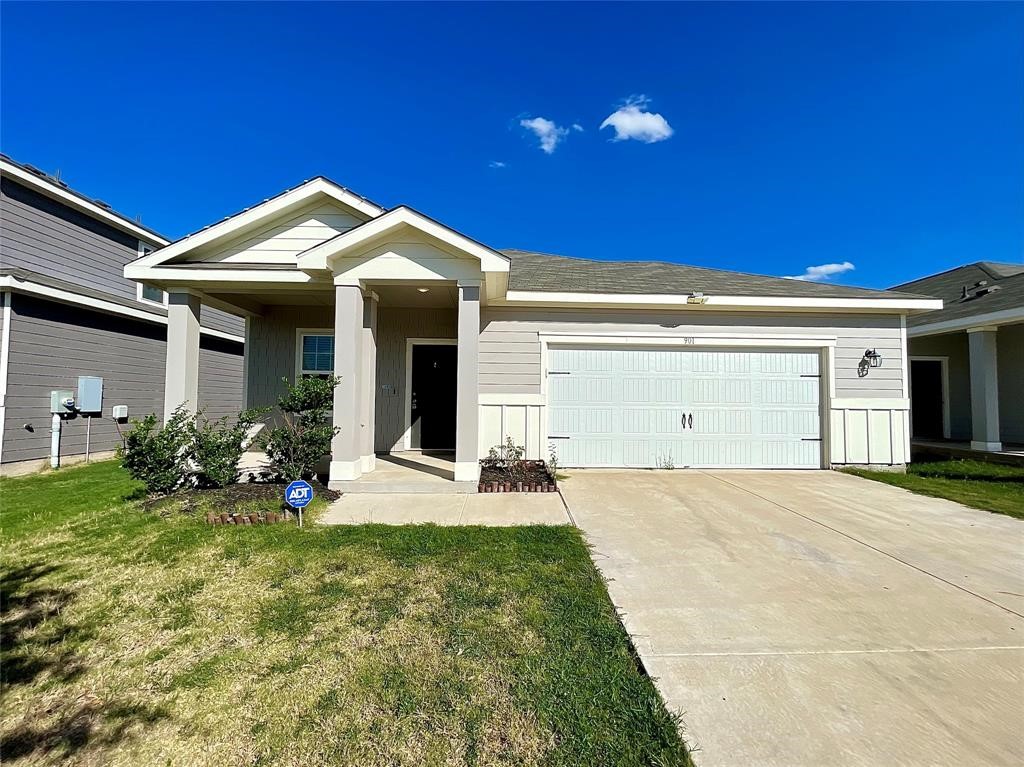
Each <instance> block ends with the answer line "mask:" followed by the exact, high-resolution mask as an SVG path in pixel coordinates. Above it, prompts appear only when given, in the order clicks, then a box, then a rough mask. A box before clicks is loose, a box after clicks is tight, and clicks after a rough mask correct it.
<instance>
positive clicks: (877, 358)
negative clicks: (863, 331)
mask: <svg viewBox="0 0 1024 767" xmlns="http://www.w3.org/2000/svg"><path fill="white" fill-rule="evenodd" d="M864 359H866V360H867V361H868V365H869V366H870V367H873V368H880V367H882V355H881V354H879V353H878V352H877V351H875V350H874V349H865V350H864Z"/></svg>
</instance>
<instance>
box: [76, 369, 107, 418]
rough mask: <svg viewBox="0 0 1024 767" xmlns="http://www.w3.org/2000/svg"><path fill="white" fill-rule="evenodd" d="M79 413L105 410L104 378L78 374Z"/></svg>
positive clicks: (77, 403) (77, 405)
mask: <svg viewBox="0 0 1024 767" xmlns="http://www.w3.org/2000/svg"><path fill="white" fill-rule="evenodd" d="M75 406H76V407H77V408H78V412H79V413H102V412H103V379H102V378H99V377H97V376H78V401H77V402H76V403H75Z"/></svg>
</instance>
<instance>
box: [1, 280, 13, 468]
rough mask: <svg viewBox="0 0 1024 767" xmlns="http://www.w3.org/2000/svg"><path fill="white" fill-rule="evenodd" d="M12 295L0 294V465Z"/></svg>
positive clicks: (9, 348)
mask: <svg viewBox="0 0 1024 767" xmlns="http://www.w3.org/2000/svg"><path fill="white" fill-rule="evenodd" d="M13 299H14V294H13V293H12V292H11V291H9V290H5V291H3V292H2V293H0V323H2V325H3V328H2V330H0V464H2V463H3V460H4V424H5V423H6V421H7V369H8V367H9V363H10V358H11V304H12V302H13Z"/></svg>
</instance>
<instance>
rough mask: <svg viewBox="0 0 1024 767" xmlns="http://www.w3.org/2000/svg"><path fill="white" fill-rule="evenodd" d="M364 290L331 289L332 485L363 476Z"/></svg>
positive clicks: (351, 288) (356, 286) (355, 287)
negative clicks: (334, 383)
mask: <svg viewBox="0 0 1024 767" xmlns="http://www.w3.org/2000/svg"><path fill="white" fill-rule="evenodd" d="M362 347H363V290H362V288H361V287H360V286H359V285H335V286H334V375H336V376H340V377H341V382H340V383H339V384H338V386H337V388H335V390H334V425H335V426H336V427H337V428H339V429H340V431H339V432H338V433H337V434H335V435H334V439H333V440H331V477H330V479H331V482H336V481H339V480H348V479H359V477H360V475H362V460H361V458H360V454H361V452H362V433H361V430H360V423H361V420H362V419H361V415H362V399H361V391H360V379H361V378H362V364H363V360H362Z"/></svg>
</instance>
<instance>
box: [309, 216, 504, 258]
mask: <svg viewBox="0 0 1024 767" xmlns="http://www.w3.org/2000/svg"><path fill="white" fill-rule="evenodd" d="M406 226H408V227H411V228H413V229H416V230H417V231H419V232H421V233H423V234H425V235H427V236H428V237H433V238H434V239H436V240H439V241H441V242H443V243H444V244H445V245H448V246H449V247H451V248H455V249H456V250H459V251H461V252H463V253H465V254H467V255H469V256H473V257H474V258H477V259H478V260H479V261H480V269H481V271H484V272H507V271H509V265H510V263H511V261H510V259H509V258H508V256H504V255H502V254H501V253H498V252H497V251H496V250H493V249H492V248H489V247H487V246H486V245H482V244H480V243H479V242H476V241H475V240H472V239H470V238H469V237H466V236H465V235H464V234H460V233H459V232H456V231H455V230H454V229H450V228H448V227H447V226H444V225H443V224H439V223H438V222H437V221H434V220H433V219H430V218H427V217H426V216H424V215H423V214H422V213H419V212H417V211H415V210H413V209H412V208H407V207H405V206H400V207H397V208H392V209H391V210H389V211H388V212H387V213H385V214H383V215H382V216H378V217H377V218H375V219H374V220H372V221H369V222H367V223H365V224H362V225H361V226H357V227H355V228H354V229H349V230H348V231H347V232H344V233H343V234H340V235H338V236H337V237H332V238H331V239H329V240H327V241H325V242H323V243H321V244H320V245H315V246H313V247H312V248H310V249H309V250H307V251H305V252H303V253H300V254H299V258H298V263H299V268H300V269H312V270H325V269H329V268H330V263H331V261H333V260H334V259H335V258H337V257H339V256H340V255H341V254H343V253H345V252H346V251H351V250H352V249H353V248H357V247H359V246H361V245H364V244H365V243H367V242H369V241H371V240H373V239H376V238H378V237H385V236H386V235H387V234H389V233H390V232H393V231H395V230H397V229H400V228H402V227H406Z"/></svg>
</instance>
